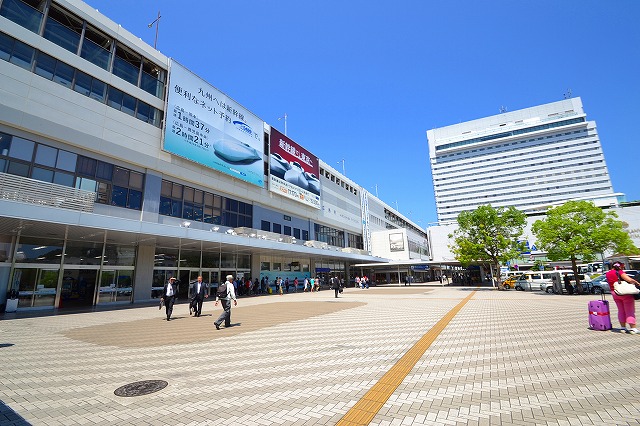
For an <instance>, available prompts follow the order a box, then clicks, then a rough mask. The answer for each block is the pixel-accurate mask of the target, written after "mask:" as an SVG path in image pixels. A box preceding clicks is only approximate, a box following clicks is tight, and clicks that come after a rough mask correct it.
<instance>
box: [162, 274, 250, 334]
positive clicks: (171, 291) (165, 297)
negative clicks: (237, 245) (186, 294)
mask: <svg viewBox="0 0 640 426" xmlns="http://www.w3.org/2000/svg"><path fill="white" fill-rule="evenodd" d="M226 278H227V279H226V281H225V282H224V284H221V285H220V286H218V290H217V291H216V302H215V306H218V303H221V304H222V313H221V314H220V316H219V317H218V319H217V320H216V321H215V322H214V323H213V325H214V326H215V327H216V329H218V330H220V326H221V325H222V322H224V326H225V328H226V327H230V326H231V302H232V301H233V305H234V306H237V305H238V299H237V296H236V289H235V286H234V280H233V275H227V277H226ZM257 282H258V280H257V279H256V283H257ZM178 283H179V282H178V280H177V279H176V277H171V278H169V280H168V281H167V283H166V284H165V285H164V288H163V290H162V298H161V304H160V308H162V305H164V307H165V313H166V315H167V321H171V315H172V314H173V305H174V303H175V300H176V296H177V294H178ZM249 283H250V284H251V281H249ZM237 284H238V283H235V285H237ZM208 287H209V286H208V285H207V284H206V283H205V282H203V281H202V277H201V276H199V277H198V279H197V281H196V282H195V283H193V285H192V287H191V294H192V299H191V301H190V304H189V310H190V312H193V314H194V316H196V317H199V316H201V315H202V303H203V302H204V299H207V298H209V293H208V291H207V290H208Z"/></svg>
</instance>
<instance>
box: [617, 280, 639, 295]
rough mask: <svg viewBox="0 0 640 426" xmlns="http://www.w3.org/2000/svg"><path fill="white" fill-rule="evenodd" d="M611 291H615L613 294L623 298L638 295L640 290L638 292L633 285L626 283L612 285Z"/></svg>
mask: <svg viewBox="0 0 640 426" xmlns="http://www.w3.org/2000/svg"><path fill="white" fill-rule="evenodd" d="M613 291H615V293H616V294H617V295H618V296H624V295H626V294H639V293H640V290H638V288H637V287H636V286H635V285H633V284H630V283H628V282H626V281H624V282H618V283H614V284H613Z"/></svg>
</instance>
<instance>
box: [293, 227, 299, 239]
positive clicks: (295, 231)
mask: <svg viewBox="0 0 640 426" xmlns="http://www.w3.org/2000/svg"><path fill="white" fill-rule="evenodd" d="M293 238H297V239H300V230H299V229H298V228H293Z"/></svg>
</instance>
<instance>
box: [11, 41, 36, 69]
mask: <svg viewBox="0 0 640 426" xmlns="http://www.w3.org/2000/svg"><path fill="white" fill-rule="evenodd" d="M15 43H16V44H15V46H14V48H13V55H12V56H11V59H10V60H9V62H11V63H12V64H14V65H17V66H19V67H22V68H24V69H27V70H31V62H32V61H33V54H34V52H35V50H34V49H33V47H31V46H27V45H26V44H24V43H23V42H21V41H18V40H16V42H15Z"/></svg>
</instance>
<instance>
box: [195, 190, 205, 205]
mask: <svg viewBox="0 0 640 426" xmlns="http://www.w3.org/2000/svg"><path fill="white" fill-rule="evenodd" d="M202 194H203V192H202V191H200V190H198V189H196V190H195V191H194V192H193V202H194V203H196V204H202V198H203V197H202Z"/></svg>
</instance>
